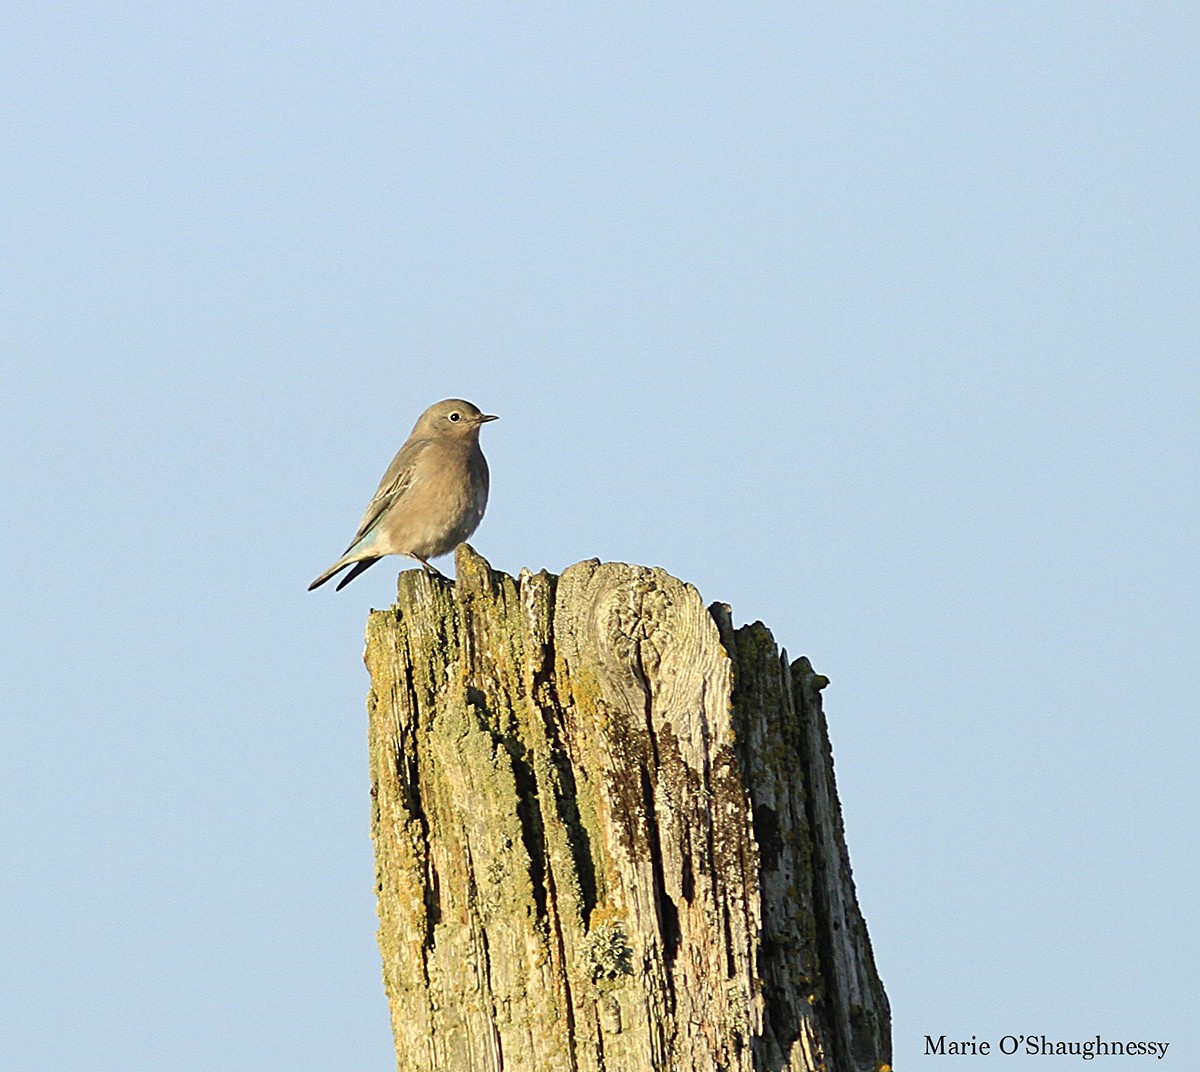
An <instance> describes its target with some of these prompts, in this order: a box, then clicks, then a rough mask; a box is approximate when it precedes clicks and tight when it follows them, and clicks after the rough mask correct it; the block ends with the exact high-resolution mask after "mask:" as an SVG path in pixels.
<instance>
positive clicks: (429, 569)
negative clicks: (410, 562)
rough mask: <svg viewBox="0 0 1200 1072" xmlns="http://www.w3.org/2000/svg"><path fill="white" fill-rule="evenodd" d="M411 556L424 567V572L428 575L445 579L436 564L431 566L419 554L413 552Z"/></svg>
mask: <svg viewBox="0 0 1200 1072" xmlns="http://www.w3.org/2000/svg"><path fill="white" fill-rule="evenodd" d="M413 558H415V559H416V560H417V561H418V562H420V563H421V565H422V566H424V567H425V572H426V573H428V574H429V576H430V577H441V579H442V580H443V581H444V580H445V579H446V575H445V574H444V573H443V572H442V571H441V570H440V569H438V568H437V567H436V566H431V565H430V564H429V563H428V562H427V561H426V560H425V559H423V558H422V557H421V556H420V555H416V554H414V555H413Z"/></svg>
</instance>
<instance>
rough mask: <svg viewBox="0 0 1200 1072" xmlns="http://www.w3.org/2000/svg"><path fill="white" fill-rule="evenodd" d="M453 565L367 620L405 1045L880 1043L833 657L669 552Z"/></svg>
mask: <svg viewBox="0 0 1200 1072" xmlns="http://www.w3.org/2000/svg"><path fill="white" fill-rule="evenodd" d="M456 565H457V575H458V580H457V582H456V583H450V582H447V581H445V580H443V579H440V578H431V577H429V576H427V575H425V574H424V573H423V572H422V571H419V570H410V571H406V572H404V573H402V574H401V575H400V580H399V593H398V599H397V602H396V604H395V605H394V606H393V607H391V608H390V609H388V610H384V611H373V612H372V613H371V616H370V619H369V621H368V624H367V648H366V656H365V659H366V663H367V667H368V670H369V671H370V675H371V693H370V698H369V703H368V707H369V713H370V721H369V732H370V755H371V778H372V796H373V799H374V815H373V826H372V835H373V838H374V842H375V856H376V883H377V894H378V904H379V919H380V927H379V945H380V950H381V952H382V955H383V974H384V983H385V988H386V991H387V996H388V1001H389V1004H390V1008H391V1013H392V1026H393V1030H394V1033H395V1037H396V1052H397V1059H398V1063H399V1068H400V1069H401V1070H402V1072H409V1070H411V1072H417V1070H421V1072H430V1070H433V1072H440V1070H445V1072H560V1070H561V1072H668V1070H669V1072H719V1070H720V1072H765V1070H771V1072H776V1070H777V1072H784V1070H789V1072H791V1070H796V1072H799V1070H816V1069H830V1070H833V1072H859V1070H864V1072H865V1070H878V1069H882V1068H886V1067H887V1066H888V1064H889V1062H890V1059H891V1056H890V1054H891V1040H890V1022H889V1013H888V1005H887V998H886V996H885V994H884V991H883V986H882V984H881V983H880V981H879V977H878V975H877V973H876V971H875V966H874V961H873V958H872V954H871V946H870V941H869V939H868V937H867V931H866V925H865V923H864V922H863V918H862V915H861V913H860V912H859V909H858V903H857V899H856V896H855V891H854V883H853V880H852V878H851V874H850V863H849V857H848V854H847V851H846V845H845V840H844V837H843V832H842V821H841V811H840V808H839V805H838V800H837V792H836V787H835V784H834V779H833V761H832V755H831V752H830V747H829V739H828V734H827V731H826V726H825V720H824V715H823V714H822V711H821V701H820V689H821V688H822V687H823V685H824V684H825V683H826V681H825V679H824V678H822V677H821V676H820V675H818V674H815V673H814V672H813V670H812V667H811V666H810V665H809V663H808V660H807V659H803V658H802V659H798V660H796V661H795V662H793V663H790V664H789V663H788V660H787V656H786V653H783V654H781V653H780V652H779V651H778V650H777V648H776V646H775V643H774V641H773V640H772V638H771V635H770V633H769V632H768V631H767V629H766V628H765V627H764V626H763V625H762V624H761V623H755V624H754V625H750V626H743V627H741V628H738V629H735V628H734V627H733V624H732V620H731V617H730V612H729V608H728V607H724V606H722V605H719V604H714V605H713V606H712V607H711V608H707V609H706V608H705V606H704V604H703V602H702V601H701V599H700V596H699V594H698V593H697V592H696V590H695V589H694V588H693V587H692V586H690V585H687V584H684V583H683V582H681V581H678V580H676V579H675V578H673V577H671V576H669V575H668V574H666V573H665V572H663V571H662V570H660V569H647V568H645V567H641V566H629V565H623V564H619V563H604V564H601V563H599V562H596V561H594V560H593V561H588V562H581V563H578V564H577V565H575V566H571V567H570V568H569V569H567V570H566V571H564V573H563V574H562V575H561V576H560V577H554V576H552V575H549V574H547V573H544V572H543V573H539V574H530V573H528V572H523V573H522V574H521V576H520V578H519V579H516V580H514V578H512V577H509V576H508V575H506V574H503V573H498V572H495V571H493V570H491V569H490V568H489V566H488V564H487V563H486V562H485V561H484V560H483V559H482V558H480V557H479V556H478V555H477V554H476V553H475V552H474V551H472V550H471V549H470V548H469V547H467V546H466V545H463V546H461V547H460V548H459V549H458V552H457V559H456Z"/></svg>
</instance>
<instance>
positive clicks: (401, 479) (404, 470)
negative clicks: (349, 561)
mask: <svg viewBox="0 0 1200 1072" xmlns="http://www.w3.org/2000/svg"><path fill="white" fill-rule="evenodd" d="M428 445H429V440H428V439H416V440H413V441H411V442H409V443H405V444H404V446H402V447H401V448H400V450H399V451H397V453H396V456H395V457H394V458H393V459H392V464H391V465H389V466H388V467H387V472H386V473H384V474H383V479H382V480H380V481H379V487H378V488H377V489H376V490H375V494H374V495H373V496H372V497H371V501H370V502H369V503H367V509H366V512H365V513H364V514H363V517H362V521H361V522H360V523H359V526H358V531H357V532H356V533H355V534H354V539H353V540H351V541H350V547H353V546H354V545H355V544H356V543H358V541H359V540H361V539H362V538H363V537H364V536H365V535H366V534H367V533H368V532H370V531H371V529H372V528H374V527H375V525H377V524H378V523H379V520H380V518H382V517H383V515H384V514H386V513H387V512H388V511H389V510H390V509H391V508H392V507H393V506H394V505H395V504H396V500H397V499H399V498H400V496H401V495H403V494H404V493H405V492H406V491H407V490H408V489H409V488H411V487H412V485H413V482H414V480H415V478H416V462H417V458H418V457H420V455H421V454H422V452H423V451H424V450H425V448H426V447H427V446H428ZM350 547H347V548H346V550H347V551H349V550H350Z"/></svg>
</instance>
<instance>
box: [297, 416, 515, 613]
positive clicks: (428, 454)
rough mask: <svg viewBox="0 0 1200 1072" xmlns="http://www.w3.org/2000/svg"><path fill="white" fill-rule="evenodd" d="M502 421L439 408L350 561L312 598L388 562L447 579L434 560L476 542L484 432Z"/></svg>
mask: <svg viewBox="0 0 1200 1072" xmlns="http://www.w3.org/2000/svg"><path fill="white" fill-rule="evenodd" d="M496 419H497V418H496V416H495V415H494V414H491V413H484V412H482V411H481V410H480V409H479V408H478V407H477V406H474V405H472V404H471V403H470V402H465V401H464V400H463V399H461V398H447V399H445V400H444V401H441V402H436V403H434V404H433V405H432V406H430V407H429V408H428V409H427V410H426V411H425V412H424V413H422V414H421V416H420V418H418V420H417V423H416V424H415V425H414V426H413V430H412V434H411V435H410V436H409V437H408V439H406V440H405V441H404V445H403V446H402V447H401V448H400V449H399V450H398V451H397V452H396V456H395V457H394V458H393V459H392V464H391V465H389V466H388V467H387V472H385V473H384V474H383V479H382V480H380V481H379V487H378V488H377V489H376V491H375V494H374V496H373V497H372V498H371V501H370V502H369V503H367V509H366V512H365V513H364V514H363V518H362V522H361V523H360V524H359V526H358V531H357V532H356V533H355V534H354V539H353V540H351V541H350V546H349V547H347V548H346V553H345V554H344V555H342V557H341V558H339V559H338V560H337V561H336V562H335V563H334V564H333V565H332V566H330V567H329V569H327V570H326V571H325V572H324V573H322V574H321V575H320V576H319V577H318V578H317V579H316V580H315V581H313V583H312V584H310V585H309V586H308V590H309V591H310V592H311V591H312V590H313V589H314V588H319V587H320V586H321V585H323V584H324V583H325V582H326V581H327V580H329V579H330V578H331V577H333V576H334V575H335V574H337V573H340V572H341V571H342V570H344V569H345V568H346V567H347V566H353V567H354V568H353V569H351V570H350V572H349V573H347V574H346V576H345V577H343V578H342V579H341V581H340V582H339V583H338V586H337V591H339V592H340V591H341V590H342V589H343V588H345V587H346V585H348V584H349V583H350V582H351V581H352V580H354V578H355V577H357V576H358V575H359V574H360V573H362V572H363V570H365V569H369V568H370V567H371V566H373V565H375V563H376V562H378V561H379V560H380V559H381V558H382V557H383V556H384V555H407V556H408V557H409V558H415V559H416V560H417V561H418V562H420V563H421V565H422V566H423V567H424V569H425V571H426V572H427V573H429V574H430V575H432V576H435V577H440V576H442V574H441V572H440V571H439V570H437V569H436V568H434V567H433V566H431V565H430V564H429V559H431V558H437V557H438V556H439V555H444V554H446V553H447V552H449V551H452V550H453V549H454V548H455V547H457V546H458V545H459V544H460V543H462V542H463V540H465V539H466V538H467V537H468V536H470V535H471V533H473V532H474V531H475V529H476V528H477V527H478V526H479V522H480V520H481V519H482V518H483V511H484V509H485V508H486V507H487V498H488V467H487V461H486V460H485V459H484V457H483V451H482V450H481V449H480V448H479V429H480V428H482V427H483V425H485V424H486V423H487V422H488V421H494V420H496Z"/></svg>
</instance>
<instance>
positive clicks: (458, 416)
mask: <svg viewBox="0 0 1200 1072" xmlns="http://www.w3.org/2000/svg"><path fill="white" fill-rule="evenodd" d="M447 420H451V421H460V420H462V416H461V414H459V412H458V411H457V410H455V412H453V413H451V414H450V416H449V417H448V418H447Z"/></svg>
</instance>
